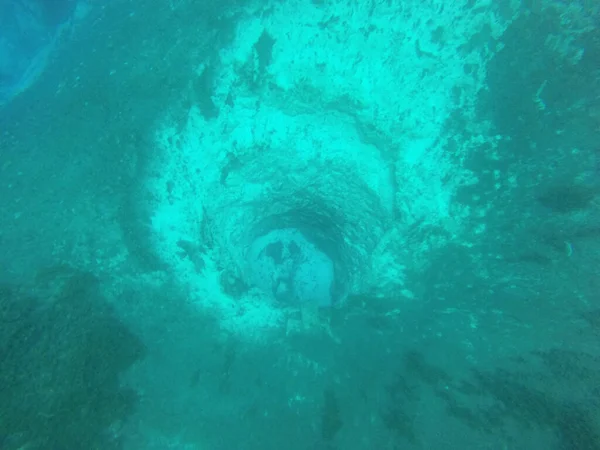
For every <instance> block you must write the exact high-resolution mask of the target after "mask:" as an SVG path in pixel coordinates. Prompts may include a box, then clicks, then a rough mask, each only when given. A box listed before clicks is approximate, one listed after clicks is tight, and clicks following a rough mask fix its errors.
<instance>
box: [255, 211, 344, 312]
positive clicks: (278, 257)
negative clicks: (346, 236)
mask: <svg viewBox="0 0 600 450" xmlns="http://www.w3.org/2000/svg"><path fill="white" fill-rule="evenodd" d="M295 218H296V219H298V216H295ZM289 219H290V216H287V217H278V218H271V220H269V221H267V222H266V223H263V224H262V226H259V227H257V229H255V230H254V233H253V237H252V239H251V242H250V243H249V246H248V248H247V251H246V257H245V260H246V261H245V263H246V270H245V272H246V280H247V281H248V284H250V285H253V286H255V287H257V288H259V289H260V290H261V291H263V292H264V293H265V294H266V295H267V296H269V297H271V298H272V299H273V301H274V302H276V303H278V304H281V305H282V306H304V305H314V306H317V307H322V308H327V307H331V306H336V305H340V304H341V303H342V302H343V301H344V300H345V298H346V297H347V294H348V286H347V279H348V271H347V270H346V266H347V261H346V260H345V258H344V248H343V242H344V240H343V237H342V236H341V235H339V230H336V228H335V227H334V226H328V227H323V226H322V225H323V223H322V222H321V223H320V224H317V223H315V222H312V221H300V223H301V224H298V222H297V221H296V223H294V221H293V220H289ZM305 219H306V217H305ZM319 225H320V226H319Z"/></svg>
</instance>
